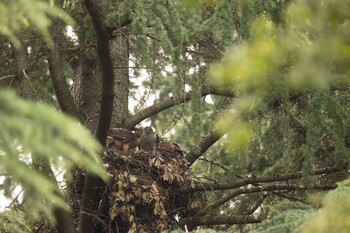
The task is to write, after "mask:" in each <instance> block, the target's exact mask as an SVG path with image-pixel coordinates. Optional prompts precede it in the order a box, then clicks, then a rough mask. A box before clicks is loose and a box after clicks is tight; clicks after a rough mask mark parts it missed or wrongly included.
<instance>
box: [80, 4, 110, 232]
mask: <svg viewBox="0 0 350 233" xmlns="http://www.w3.org/2000/svg"><path fill="white" fill-rule="evenodd" d="M84 5H85V7H86V9H87V11H88V13H89V15H90V17H91V19H92V22H93V25H94V29H95V31H96V38H97V47H96V50H97V55H98V60H99V63H100V66H101V73H102V92H101V108H100V114H99V118H98V123H97V129H96V132H95V136H96V138H97V140H98V141H99V142H100V144H101V145H102V146H103V147H105V144H106V137H107V131H108V129H109V126H110V123H111V119H112V112H113V95H114V73H113V65H112V59H111V56H110V54H109V37H108V33H107V30H106V27H105V26H104V24H103V22H102V16H101V14H100V12H99V9H98V6H97V4H96V2H95V1H93V0H84ZM101 156H103V154H102V155H101ZM100 182H101V181H100V179H99V178H98V177H96V176H94V175H92V174H90V173H87V174H86V177H85V182H84V189H83V194H82V200H81V212H80V218H79V231H80V232H83V233H85V232H91V233H93V232H94V231H95V226H94V216H93V214H94V213H95V212H96V208H97V204H98V199H97V192H98V190H99V189H100V187H99V184H100Z"/></svg>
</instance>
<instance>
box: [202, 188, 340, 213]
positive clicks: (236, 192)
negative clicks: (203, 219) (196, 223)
mask: <svg viewBox="0 0 350 233" xmlns="http://www.w3.org/2000/svg"><path fill="white" fill-rule="evenodd" d="M336 187H337V185H314V186H312V187H308V186H306V185H297V184H294V185H284V184H272V185H265V186H264V185H260V186H257V187H240V188H239V189H237V190H234V191H232V192H231V193H230V194H228V195H226V196H225V197H222V198H220V199H218V200H217V201H215V202H213V203H212V204H210V205H207V207H205V208H204V209H202V210H200V211H198V213H197V216H204V215H206V214H207V213H208V212H209V210H213V209H216V208H218V207H219V206H221V205H223V204H224V203H226V202H228V201H229V200H231V199H233V198H235V197H236V196H239V195H242V194H247V193H258V192H268V191H278V190H285V191H296V190H310V189H316V190H331V189H335V188H336Z"/></svg>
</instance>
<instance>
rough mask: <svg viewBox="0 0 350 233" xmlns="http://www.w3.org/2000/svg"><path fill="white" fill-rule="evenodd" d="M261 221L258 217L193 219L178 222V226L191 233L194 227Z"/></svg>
mask: <svg viewBox="0 0 350 233" xmlns="http://www.w3.org/2000/svg"><path fill="white" fill-rule="evenodd" d="M261 220H262V219H261V218H260V217H256V216H253V215H237V216H216V217H212V216H208V217H194V218H187V219H184V220H183V221H181V222H180V226H182V228H184V226H186V227H187V229H188V230H189V231H191V230H193V229H194V228H195V227H196V226H203V225H226V224H230V225H232V224H247V223H260V222H261Z"/></svg>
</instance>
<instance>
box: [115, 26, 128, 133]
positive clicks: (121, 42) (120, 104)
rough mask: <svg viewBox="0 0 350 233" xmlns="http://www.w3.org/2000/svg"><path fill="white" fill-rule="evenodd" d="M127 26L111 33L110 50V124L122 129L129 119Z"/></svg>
mask: <svg viewBox="0 0 350 233" xmlns="http://www.w3.org/2000/svg"><path fill="white" fill-rule="evenodd" d="M127 33H128V29H127V26H125V27H122V28H119V29H117V30H115V31H114V32H113V36H114V38H113V39H112V40H111V43H110V49H111V56H112V61H113V69H114V74H115V82H114V102H113V109H114V111H113V115H112V124H113V125H115V126H119V127H123V123H124V122H125V121H126V120H127V119H128V117H129V109H128V106H129V83H130V81H129V68H128V66H129V44H128V35H127Z"/></svg>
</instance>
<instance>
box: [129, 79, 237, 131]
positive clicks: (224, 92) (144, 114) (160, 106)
mask: <svg viewBox="0 0 350 233" xmlns="http://www.w3.org/2000/svg"><path fill="white" fill-rule="evenodd" d="M210 94H212V95H220V96H226V97H235V94H234V93H233V92H232V91H231V90H229V89H223V88H214V87H210V88H209V87H207V86H202V87H201V96H206V95H210ZM192 97H193V92H192V91H188V92H185V93H184V94H183V96H181V97H178V98H175V97H168V98H165V99H163V100H161V101H159V102H156V103H155V104H153V105H152V106H150V107H147V108H145V109H143V110H142V111H140V112H139V113H137V114H135V115H134V116H133V117H131V118H130V119H129V120H128V121H127V122H125V124H123V127H125V128H128V129H132V128H133V127H135V125H137V124H138V123H140V122H141V121H143V120H145V119H146V118H148V117H150V116H152V115H154V114H157V113H159V112H161V111H164V110H166V109H168V108H170V107H173V106H175V105H178V104H182V103H185V102H188V101H190V100H191V99H192Z"/></svg>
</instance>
